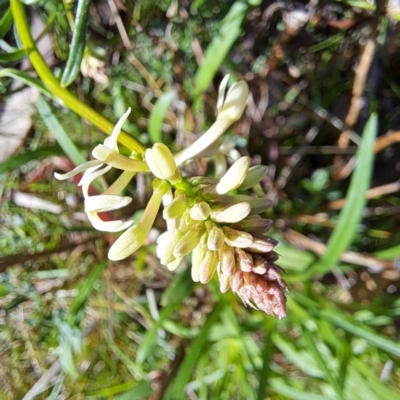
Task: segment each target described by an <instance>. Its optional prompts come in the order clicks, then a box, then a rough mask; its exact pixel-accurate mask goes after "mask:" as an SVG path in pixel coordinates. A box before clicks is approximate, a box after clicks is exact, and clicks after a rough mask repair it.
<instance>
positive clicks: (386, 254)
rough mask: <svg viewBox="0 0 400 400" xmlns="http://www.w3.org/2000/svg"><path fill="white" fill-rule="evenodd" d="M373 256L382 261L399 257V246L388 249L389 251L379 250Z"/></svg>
mask: <svg viewBox="0 0 400 400" xmlns="http://www.w3.org/2000/svg"><path fill="white" fill-rule="evenodd" d="M374 255H375V256H376V257H379V258H382V259H384V260H393V259H395V258H398V257H400V244H398V245H396V246H393V247H390V248H389V249H385V250H379V251H377V252H376V253H374Z"/></svg>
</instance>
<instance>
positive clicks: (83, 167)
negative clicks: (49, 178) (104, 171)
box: [54, 160, 102, 181]
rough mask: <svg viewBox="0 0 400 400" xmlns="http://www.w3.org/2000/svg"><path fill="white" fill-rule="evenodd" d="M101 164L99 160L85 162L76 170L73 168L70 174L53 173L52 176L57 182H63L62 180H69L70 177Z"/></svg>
mask: <svg viewBox="0 0 400 400" xmlns="http://www.w3.org/2000/svg"><path fill="white" fill-rule="evenodd" d="M101 164H102V162H101V161H99V160H91V161H87V162H85V163H83V164H81V165H78V166H77V167H76V168H74V169H73V170H72V171H70V172H67V173H66V174H59V173H57V172H55V173H54V176H55V177H56V178H57V179H58V180H60V181H63V180H65V179H69V178H71V177H72V176H75V175H77V174H79V173H80V172H83V171H85V170H87V169H89V168H93V167H96V166H100V165H101Z"/></svg>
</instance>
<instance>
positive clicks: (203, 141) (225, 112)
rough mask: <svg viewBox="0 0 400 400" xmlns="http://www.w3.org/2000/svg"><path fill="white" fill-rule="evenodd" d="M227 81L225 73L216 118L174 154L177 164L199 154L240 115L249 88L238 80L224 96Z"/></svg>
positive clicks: (227, 76)
mask: <svg viewBox="0 0 400 400" xmlns="http://www.w3.org/2000/svg"><path fill="white" fill-rule="evenodd" d="M228 81H229V75H226V76H225V77H224V79H223V80H222V82H221V85H220V87H219V91H218V101H217V111H218V112H217V120H216V121H215V122H214V124H212V125H211V127H210V129H208V131H207V132H205V133H203V135H202V136H200V138H199V139H197V140H196V141H195V142H194V143H193V144H192V145H190V146H189V147H187V148H186V149H185V150H183V151H181V152H180V153H178V154H177V155H176V156H175V160H176V164H177V165H178V166H179V165H181V164H183V163H184V162H185V161H187V160H190V159H191V158H195V157H197V156H198V155H200V156H201V154H202V152H204V151H205V150H206V149H208V148H209V147H210V146H212V145H213V144H214V143H215V142H216V141H217V139H218V138H219V137H220V136H221V135H222V134H223V133H224V132H225V131H226V130H227V129H228V128H229V127H230V126H231V125H232V124H233V123H234V122H235V121H237V120H238V119H239V118H240V117H241V116H242V114H243V111H244V108H245V107H246V101H247V97H248V95H249V88H248V86H247V83H246V82H244V81H239V82H237V83H235V84H233V85H232V86H231V88H230V89H229V90H228V93H227V94H226V96H225V90H226V86H227V84H228ZM218 147H219V146H218Z"/></svg>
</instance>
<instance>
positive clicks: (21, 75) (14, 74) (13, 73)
mask: <svg viewBox="0 0 400 400" xmlns="http://www.w3.org/2000/svg"><path fill="white" fill-rule="evenodd" d="M6 76H8V77H10V78H13V79H17V80H19V81H21V82H23V83H25V84H26V85H29V86H32V87H35V88H36V89H39V91H40V92H41V93H43V94H45V95H46V96H48V97H51V98H54V97H53V96H52V94H51V93H50V92H49V91H48V90H47V89H46V88H45V87H44V86H43V84H42V82H41V80H40V79H38V78H32V77H31V76H30V75H28V74H27V73H25V72H21V71H18V70H17V69H13V68H4V69H0V78H4V77H6Z"/></svg>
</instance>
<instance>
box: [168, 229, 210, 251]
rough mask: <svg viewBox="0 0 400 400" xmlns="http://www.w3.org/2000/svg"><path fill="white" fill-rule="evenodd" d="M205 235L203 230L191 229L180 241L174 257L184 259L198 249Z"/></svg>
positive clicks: (176, 246)
mask: <svg viewBox="0 0 400 400" xmlns="http://www.w3.org/2000/svg"><path fill="white" fill-rule="evenodd" d="M202 234H203V229H191V230H189V231H188V232H186V233H185V234H184V235H183V236H182V238H181V239H180V240H179V241H178V243H177V244H176V245H175V248H174V252H173V254H174V257H175V258H179V257H184V256H186V255H187V254H189V253H190V252H191V251H193V250H194V249H195V247H197V245H198V244H199V242H200V238H201V236H202Z"/></svg>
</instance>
